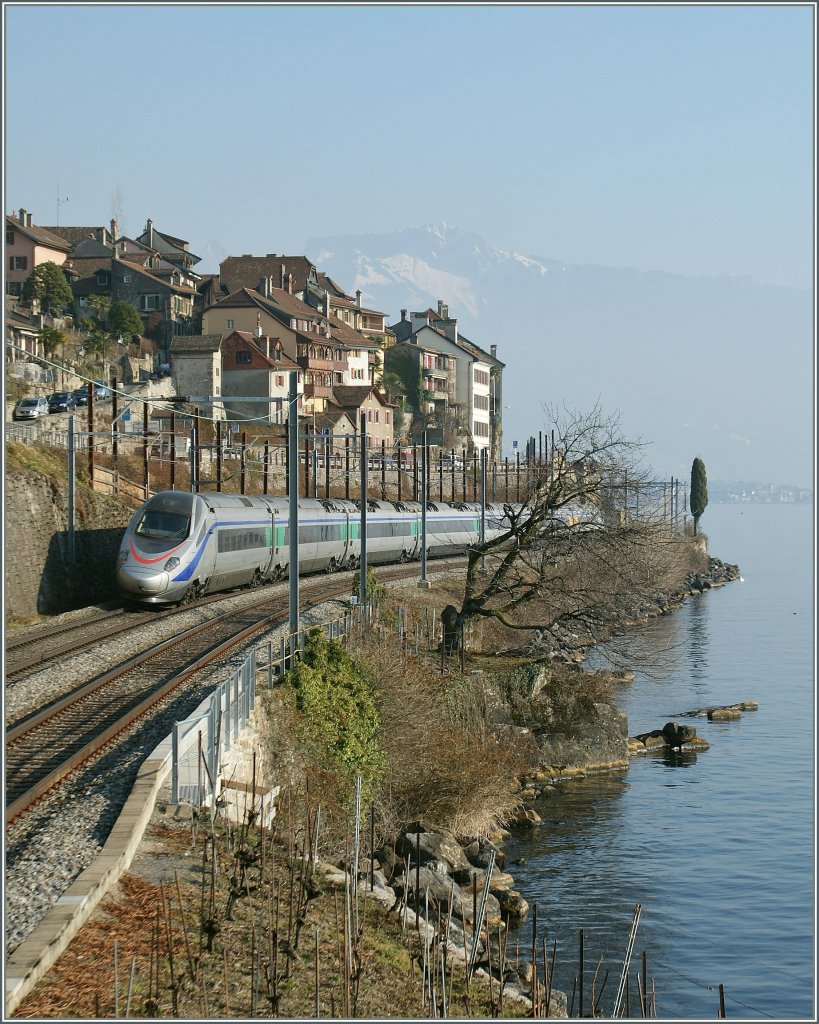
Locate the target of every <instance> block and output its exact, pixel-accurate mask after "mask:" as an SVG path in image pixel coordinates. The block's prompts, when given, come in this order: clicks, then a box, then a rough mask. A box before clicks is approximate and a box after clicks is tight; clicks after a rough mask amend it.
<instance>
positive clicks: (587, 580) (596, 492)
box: [442, 405, 680, 649]
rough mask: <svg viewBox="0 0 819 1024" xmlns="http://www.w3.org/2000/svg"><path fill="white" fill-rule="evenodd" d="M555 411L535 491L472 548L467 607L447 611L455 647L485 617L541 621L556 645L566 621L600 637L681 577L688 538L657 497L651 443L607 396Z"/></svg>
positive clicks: (510, 625)
mask: <svg viewBox="0 0 819 1024" xmlns="http://www.w3.org/2000/svg"><path fill="white" fill-rule="evenodd" d="M547 415H548V417H549V420H550V422H552V423H553V424H554V430H553V431H552V437H553V438H554V441H553V443H552V444H551V445H550V446H548V448H547V453H546V457H545V458H544V459H543V460H542V461H540V462H536V463H535V464H534V465H533V466H532V467H531V468H532V474H531V475H530V487H529V492H528V494H527V495H526V496H525V499H524V500H523V501H522V503H521V504H519V505H513V504H506V505H504V513H505V517H506V518H505V523H506V524H507V528H506V529H504V530H503V532H502V533H501V534H500V535H499V536H497V537H494V538H492V539H491V540H488V541H486V542H485V543H484V544H478V545H475V546H473V547H472V548H471V549H470V550H469V552H468V563H467V571H466V582H465V586H464V596H463V601H462V603H461V607H460V609H457V608H454V607H453V606H450V607H448V608H447V609H445V610H444V613H442V620H443V622H444V628H445V637H444V642H445V644H446V645H447V646H449V647H450V649H451V648H453V647H455V646H457V642H458V639H457V638H458V636H459V635H461V630H462V629H463V627H464V626H465V625H467V624H468V623H470V622H474V621H476V620H479V619H483V620H487V619H491V620H495V621H496V622H497V623H500V624H501V625H502V626H504V627H506V629H509V630H515V631H521V630H524V631H525V630H530V631H537V632H538V633H539V635H540V637H541V638H542V641H543V643H544V644H545V645H547V646H548V645H549V644H550V643H555V644H559V643H560V641H561V639H563V638H564V637H565V634H566V632H567V631H569V632H576V633H579V634H580V635H581V636H582V637H583V640H584V642H587V643H592V642H599V641H601V640H604V639H605V638H606V637H607V635H608V634H609V633H610V631H611V626H612V623H613V622H614V621H615V619H616V617H617V616H618V615H620V614H621V613H622V611H623V609H624V608H628V607H629V606H630V605H633V604H636V603H638V602H639V600H640V599H641V598H644V597H645V596H647V595H648V594H653V593H656V592H657V591H658V590H659V589H662V588H663V587H664V586H667V585H668V584H669V582H670V581H671V580H672V579H673V580H674V581H675V582H678V581H679V580H680V573H679V555H680V545H679V542H678V541H677V540H675V539H674V538H673V536H672V535H671V531H670V529H669V523H668V520H667V519H664V517H663V509H662V507H661V506H660V505H659V504H658V503H656V502H652V501H651V500H649V497H648V492H649V481H648V479H647V476H646V471H645V470H644V469H642V468H641V461H642V454H643V450H644V447H645V445H644V443H643V442H642V441H640V440H636V441H630V440H628V439H626V438H625V437H624V436H623V435H622V433H621V430H620V423H619V416H616V415H615V416H605V415H604V414H603V413H602V412H601V410H600V407H599V405H595V406H594V408H593V409H592V410H591V411H590V412H589V413H586V414H579V413H576V412H572V411H569V410H565V409H564V410H563V411H561V412H555V411H552V410H547ZM547 437H548V434H547Z"/></svg>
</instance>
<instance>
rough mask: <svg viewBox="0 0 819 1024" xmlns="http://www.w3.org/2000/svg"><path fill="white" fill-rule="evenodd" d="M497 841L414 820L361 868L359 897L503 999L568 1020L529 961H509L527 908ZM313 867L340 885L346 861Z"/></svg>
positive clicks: (557, 995)
mask: <svg viewBox="0 0 819 1024" xmlns="http://www.w3.org/2000/svg"><path fill="white" fill-rule="evenodd" d="M502 838H503V837H502V835H500V834H499V835H497V836H495V837H494V839H487V838H480V839H470V840H459V839H458V838H457V837H456V836H455V835H454V834H453V833H452V832H449V831H447V830H445V829H437V828H435V829H432V828H428V827H427V826H426V825H424V823H423V822H417V823H415V824H413V825H411V826H410V828H409V829H408V830H406V831H404V832H402V833H401V834H400V835H399V836H398V837H397V838H396V840H395V842H394V843H393V844H392V845H390V846H382V847H381V848H380V849H378V850H376V851H375V854H374V858H373V860H372V862H370V861H367V862H365V863H364V864H363V865H362V866H361V868H360V870H359V872H358V885H359V893H360V894H361V895H363V896H364V897H365V898H368V899H373V900H376V901H377V902H379V903H381V904H382V905H383V906H384V907H386V908H387V910H388V911H389V912H390V913H393V914H395V915H396V917H397V918H398V920H399V921H400V923H401V926H402V928H403V929H405V930H407V929H409V930H414V929H416V928H417V929H419V931H420V932H421V938H422V940H424V941H425V942H426V943H427V944H428V946H430V947H432V946H433V945H434V944H435V943H439V944H441V945H443V946H445V947H446V950H447V953H448V955H449V956H451V957H454V958H456V960H458V959H460V960H462V961H463V965H464V969H465V970H468V971H470V972H471V973H472V974H473V975H474V976H477V977H481V978H487V979H491V980H492V981H493V982H494V983H497V984H498V985H499V996H500V998H501V1000H509V1001H513V1002H518V1003H519V1004H520V1005H521V1006H522V1007H523V1008H525V1009H531V1007H532V1006H533V1005H534V1004H535V1003H536V1002H537V1003H539V1004H540V1005H542V1006H543V1007H544V1008H546V1012H545V1015H546V1016H551V1017H566V1016H568V1012H567V1010H568V1002H567V997H566V993H565V992H561V991H558V990H557V989H554V990H552V989H547V986H546V985H545V984H544V979H543V978H542V977H539V976H538V974H537V969H536V968H535V969H533V965H532V962H531V960H521V959H511V960H509V959H507V947H506V943H505V942H504V941H503V934H504V932H505V930H506V929H508V928H516V927H519V926H520V925H522V924H523V923H524V921H525V920H526V917H527V915H528V913H529V904H528V903H527V902H526V900H525V899H524V898H523V896H521V894H520V893H519V892H517V891H516V890H515V889H514V888H513V886H514V879H513V878H512V876H511V875H510V874H508V873H507V872H505V871H504V867H505V855H504V853H503V850H502V848H501V845H500V844H501V842H502ZM350 868H353V865H350ZM314 870H315V872H316V873H317V874H318V875H319V876H320V877H323V878H324V879H325V880H326V881H327V882H328V883H332V884H337V885H344V882H345V865H344V864H341V865H339V866H336V865H332V864H326V863H319V864H317V865H316V866H315V869H314ZM476 921H477V928H476ZM476 931H477V941H476V939H475V935H476ZM473 946H474V951H473ZM430 960H431V957H430ZM547 1001H548V1008H547Z"/></svg>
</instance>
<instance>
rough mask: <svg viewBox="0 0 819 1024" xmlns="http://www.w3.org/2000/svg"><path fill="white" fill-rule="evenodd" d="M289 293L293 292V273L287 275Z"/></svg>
mask: <svg viewBox="0 0 819 1024" xmlns="http://www.w3.org/2000/svg"><path fill="white" fill-rule="evenodd" d="M287 294H288V295H292V294H293V275H292V274H288V275H287Z"/></svg>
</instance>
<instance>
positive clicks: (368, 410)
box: [333, 385, 395, 449]
mask: <svg viewBox="0 0 819 1024" xmlns="http://www.w3.org/2000/svg"><path fill="white" fill-rule="evenodd" d="M333 405H334V406H336V407H337V408H339V409H343V410H344V411H345V412H346V413H347V414H348V415H349V417H350V419H351V420H352V421H353V423H355V424H356V429H357V430H358V429H359V427H360V424H361V416H362V415H363V416H364V417H365V420H366V424H367V426H366V430H367V447H368V448H376V449H377V448H381V445H382V442H383V443H384V444H386V446H387V447H388V448H391V447H392V445H393V440H394V437H393V424H394V411H395V406H394V405H393V403H392V402H389V401H388V400H387V398H386V397H385V396H384V394H383V393H382V392H381V391H380V390H379V389H378V388H377V387H373V386H372V385H362V386H361V387H350V386H345V385H340V386H338V387H335V388H333Z"/></svg>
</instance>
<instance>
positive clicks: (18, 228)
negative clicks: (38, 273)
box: [5, 209, 71, 299]
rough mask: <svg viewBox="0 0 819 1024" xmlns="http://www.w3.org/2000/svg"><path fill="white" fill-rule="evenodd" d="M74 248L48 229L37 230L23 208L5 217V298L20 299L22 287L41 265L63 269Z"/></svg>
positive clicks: (29, 215)
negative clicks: (47, 264)
mask: <svg viewBox="0 0 819 1024" xmlns="http://www.w3.org/2000/svg"><path fill="white" fill-rule="evenodd" d="M70 249H71V246H70V244H69V243H68V242H66V240H65V239H64V238H61V237H60V236H59V235H55V234H54V233H53V232H52V231H49V229H48V228H41V227H36V226H35V225H34V223H33V221H32V214H30V213H29V212H28V211H27V210H23V209H21V210H20V212H19V213H16V214H12V215H11V216H7V217H6V248H5V253H6V268H5V270H6V295H7V296H9V297H10V298H13V299H19V298H20V297H21V295H22V293H23V284H24V282H25V281H26V279H27V278H28V277H29V276H30V274H31V272H32V270H34V268H35V267H37V266H39V265H40V264H41V263H56V264H57V266H62V265H63V264H64V263H65V261H66V259H67V258H68V253H69V251H70Z"/></svg>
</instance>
